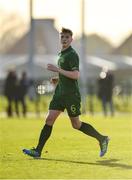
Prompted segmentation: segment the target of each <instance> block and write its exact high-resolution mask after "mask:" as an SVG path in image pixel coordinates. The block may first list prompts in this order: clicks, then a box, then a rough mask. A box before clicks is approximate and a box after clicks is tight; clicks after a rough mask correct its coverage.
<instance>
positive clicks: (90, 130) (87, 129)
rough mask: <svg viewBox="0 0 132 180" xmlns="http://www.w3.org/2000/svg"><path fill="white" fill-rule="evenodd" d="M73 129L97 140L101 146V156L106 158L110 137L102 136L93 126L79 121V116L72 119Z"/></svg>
mask: <svg viewBox="0 0 132 180" xmlns="http://www.w3.org/2000/svg"><path fill="white" fill-rule="evenodd" d="M70 120H71V124H72V127H73V128H75V129H78V130H80V131H82V132H83V133H85V134H87V135H88V136H91V137H93V138H96V139H97V140H98V142H99V145H100V150H101V151H100V156H104V154H105V153H106V152H107V147H108V142H109V138H108V136H104V135H102V134H100V133H99V132H98V131H97V130H96V129H95V128H94V127H93V126H91V125H90V124H88V123H85V122H81V121H80V120H79V116H77V117H70Z"/></svg>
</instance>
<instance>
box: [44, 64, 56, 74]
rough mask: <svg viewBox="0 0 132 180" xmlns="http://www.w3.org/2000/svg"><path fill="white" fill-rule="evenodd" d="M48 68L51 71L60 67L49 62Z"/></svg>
mask: <svg viewBox="0 0 132 180" xmlns="http://www.w3.org/2000/svg"><path fill="white" fill-rule="evenodd" d="M47 69H48V70H49V71H53V72H58V70H59V68H58V67H56V66H54V65H53V64H47Z"/></svg>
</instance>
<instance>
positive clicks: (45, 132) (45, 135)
mask: <svg viewBox="0 0 132 180" xmlns="http://www.w3.org/2000/svg"><path fill="white" fill-rule="evenodd" d="M60 113H61V111H58V110H49V113H48V115H47V117H46V123H45V125H44V127H43V129H42V130H41V133H40V137H39V142H38V145H37V147H36V150H37V151H38V152H39V154H41V152H42V149H43V147H44V145H45V143H46V141H47V140H48V139H49V137H50V135H51V132H52V127H53V124H54V122H55V120H56V119H57V117H58V116H59V115H60Z"/></svg>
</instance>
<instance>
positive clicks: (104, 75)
mask: <svg viewBox="0 0 132 180" xmlns="http://www.w3.org/2000/svg"><path fill="white" fill-rule="evenodd" d="M113 81H114V76H113V74H112V73H110V72H109V71H108V69H107V68H106V67H105V68H103V69H102V72H101V73H100V75H99V78H98V97H99V99H100V100H101V102H102V108H103V112H104V115H105V116H107V105H108V106H109V108H110V112H111V115H112V116H113V115H114V107H113V100H112V91H113Z"/></svg>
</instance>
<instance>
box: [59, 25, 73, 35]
mask: <svg viewBox="0 0 132 180" xmlns="http://www.w3.org/2000/svg"><path fill="white" fill-rule="evenodd" d="M62 33H69V34H70V35H71V36H72V35H73V32H72V31H71V30H70V29H66V28H64V27H62V29H61V33H60V34H62Z"/></svg>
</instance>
